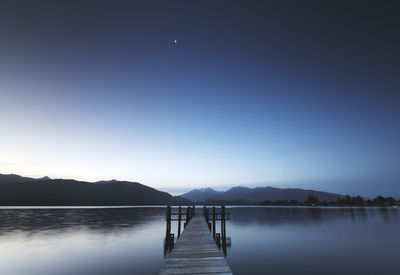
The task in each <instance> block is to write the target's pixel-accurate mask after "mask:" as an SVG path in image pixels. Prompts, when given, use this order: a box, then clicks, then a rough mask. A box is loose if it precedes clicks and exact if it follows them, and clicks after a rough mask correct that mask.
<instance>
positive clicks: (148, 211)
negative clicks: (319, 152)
mask: <svg viewBox="0 0 400 275" xmlns="http://www.w3.org/2000/svg"><path fill="white" fill-rule="evenodd" d="M227 210H228V211H229V212H230V213H231V219H232V220H231V221H229V222H227V235H228V237H230V238H231V246H230V247H228V248H227V255H226V257H227V261H228V264H229V265H230V267H231V269H232V271H233V272H234V274H250V273H251V274H265V273H270V274H306V273H308V274H321V273H324V274H338V273H340V274H355V273H358V274H361V273H363V274H377V273H383V274H397V271H398V270H399V268H400V263H399V262H398V251H399V250H398V248H399V247H400V239H399V238H398V229H399V228H400V227H399V226H400V210H399V208H315V207H314V208H313V207H311V208H303V207H232V208H228V209H227ZM197 212H198V213H199V212H201V211H200V209H198V210H197ZM164 214H165V208H164V207H135V208H82V209H79V208H53V209H46V208H34V209H27V208H19V209H18V208H17V209H16V208H0V220H1V221H2V222H1V224H0V274H157V273H158V271H159V269H160V268H161V265H162V263H163V260H164V251H163V242H164V235H165V221H164ZM217 228H218V224H217ZM176 230H177V224H176V223H174V222H173V223H172V231H173V232H175V233H176ZM175 236H176V234H175Z"/></svg>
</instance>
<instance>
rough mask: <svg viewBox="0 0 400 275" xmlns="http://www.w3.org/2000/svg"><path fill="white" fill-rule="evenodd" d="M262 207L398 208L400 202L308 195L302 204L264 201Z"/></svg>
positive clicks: (284, 201) (293, 201) (377, 198)
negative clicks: (319, 197) (329, 198)
mask: <svg viewBox="0 0 400 275" xmlns="http://www.w3.org/2000/svg"><path fill="white" fill-rule="evenodd" d="M262 205H275V206H400V201H396V200H395V199H394V198H392V197H386V198H384V197H382V196H377V197H376V198H375V199H373V200H365V199H363V198H362V197H361V196H356V197H351V196H349V195H346V196H345V197H344V198H339V199H337V200H336V201H330V202H327V201H322V202H321V201H319V199H318V197H317V196H314V195H309V196H308V198H307V199H306V200H305V201H304V202H300V201H297V200H291V201H288V200H278V201H273V202H272V201H264V202H263V203H262Z"/></svg>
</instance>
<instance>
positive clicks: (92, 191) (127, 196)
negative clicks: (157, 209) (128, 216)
mask: <svg viewBox="0 0 400 275" xmlns="http://www.w3.org/2000/svg"><path fill="white" fill-rule="evenodd" d="M0 183H1V184H0V205H9V206H11V205H29V206H37V205H43V206H46V205H152V204H154V205H160V204H174V205H179V204H189V203H190V202H188V201H187V200H186V199H184V198H181V197H173V196H171V195H170V194H168V193H166V192H161V191H158V190H156V189H154V188H151V187H148V186H146V185H143V184H140V183H137V182H128V181H117V180H112V181H101V182H95V183H91V182H84V181H76V180H70V179H50V178H48V177H44V178H41V179H32V178H25V177H21V176H18V175H2V174H0Z"/></svg>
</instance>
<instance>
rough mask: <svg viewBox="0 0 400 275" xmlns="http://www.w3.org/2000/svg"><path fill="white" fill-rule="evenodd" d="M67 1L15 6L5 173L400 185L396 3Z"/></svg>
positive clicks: (9, 28)
mask: <svg viewBox="0 0 400 275" xmlns="http://www.w3.org/2000/svg"><path fill="white" fill-rule="evenodd" d="M53 2H54V1H37V2H35V4H33V3H31V2H30V1H26V2H24V1H12V2H2V3H1V4H0V125H1V135H0V173H18V174H22V175H25V176H34V177H41V176H44V175H47V176H50V177H55V178H76V179H81V180H89V181H96V180H102V179H112V178H117V179H123V180H131V181H139V182H141V183H143V184H146V185H150V186H152V187H155V188H159V189H162V190H167V191H172V192H173V193H179V192H180V191H186V190H188V189H191V188H193V187H207V186H211V187H214V188H216V189H221V190H223V189H226V188H228V187H230V186H235V185H243V186H249V187H254V186H265V185H271V186H276V187H304V188H314V189H319V190H324V191H332V192H339V193H350V194H362V195H367V196H374V195H376V194H378V193H379V194H384V195H393V196H399V195H400V169H399V163H400V124H399V117H400V94H399V92H400V80H399V79H400V78H399V73H400V69H399V68H400V67H399V64H400V63H399V61H400V52H399V50H398V49H399V48H400V38H399V32H398V29H399V27H400V24H399V18H398V16H397V14H398V12H399V11H400V10H399V7H398V5H397V4H396V3H395V2H393V3H392V2H390V1H386V2H385V1H382V2H381V1H380V2H376V3H375V4H371V3H365V1H343V2H339V1H315V2H314V1H271V2H266V1H262V2H251V1H250V2H247V1H246V2H232V1H218V2H216V3H215V2H205V1H201V2H193V1H182V2H177V1H162V2H157V1H143V2H140V3H137V2H134V1H119V2H118V3H112V2H111V1H108V2H106V1H76V2H75V1H64V2H62V1H57V3H55V2H54V3H53ZM322 2H324V3H322ZM174 39H177V40H178V44H174V43H173V40H174Z"/></svg>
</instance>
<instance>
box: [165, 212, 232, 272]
mask: <svg viewBox="0 0 400 275" xmlns="http://www.w3.org/2000/svg"><path fill="white" fill-rule="evenodd" d="M160 274H217V275H221V274H232V271H231V269H230V267H229V266H228V264H227V262H226V260H225V257H224V255H223V254H222V252H221V251H220V250H219V249H218V247H217V245H216V243H215V241H214V239H213V237H212V235H211V233H210V230H209V229H208V226H207V223H206V221H205V219H204V216H202V215H196V216H194V217H193V218H192V219H191V220H190V222H189V223H188V225H187V226H186V228H185V230H184V231H183V233H182V235H181V236H180V238H179V239H178V240H177V241H176V244H175V245H174V248H173V249H172V251H171V252H170V254H169V256H168V258H167V259H166V260H165V262H164V264H163V266H162V268H161V271H160Z"/></svg>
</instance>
